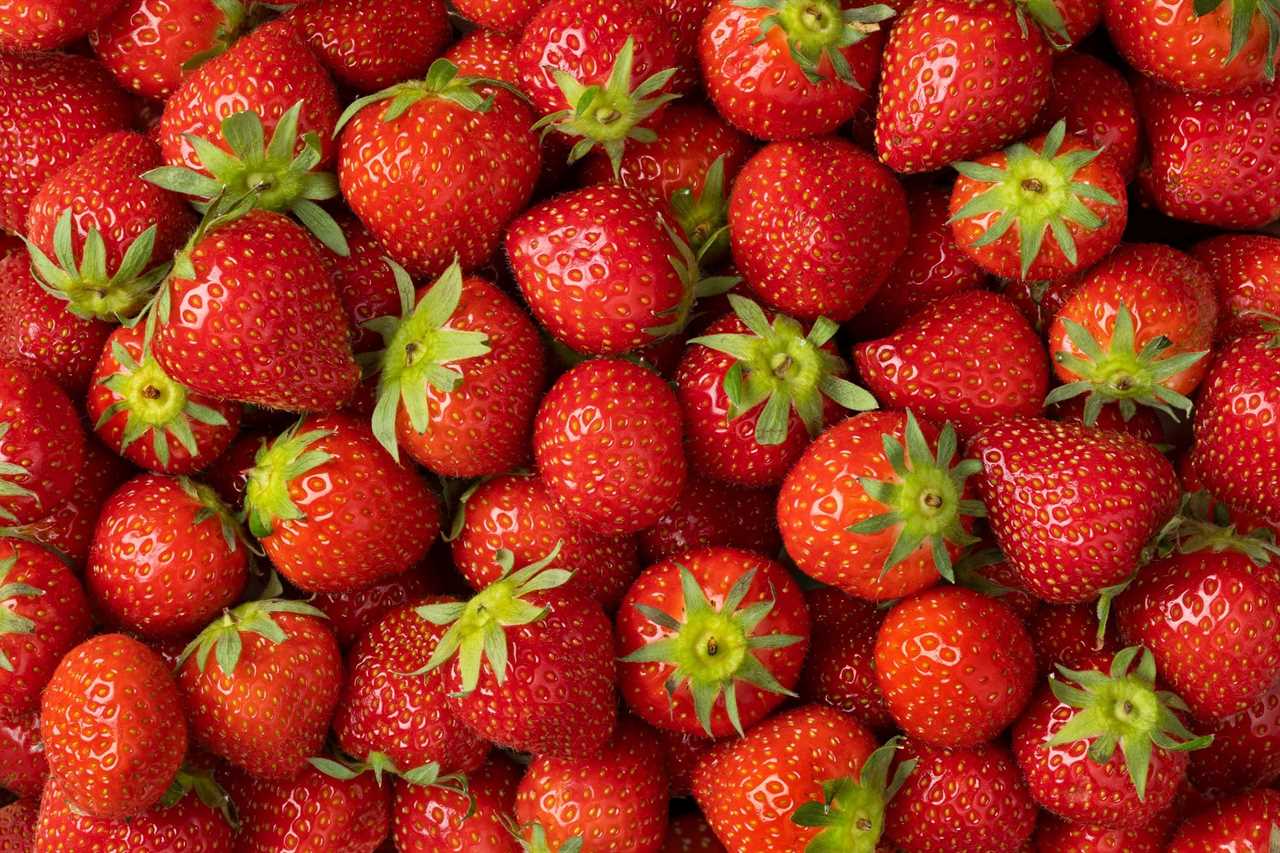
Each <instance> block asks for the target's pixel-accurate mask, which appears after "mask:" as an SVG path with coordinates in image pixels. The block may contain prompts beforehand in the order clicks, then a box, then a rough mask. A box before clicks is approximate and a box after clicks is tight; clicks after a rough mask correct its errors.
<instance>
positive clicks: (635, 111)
mask: <svg viewBox="0 0 1280 853" xmlns="http://www.w3.org/2000/svg"><path fill="white" fill-rule="evenodd" d="M634 54H635V40H634V39H633V38H631V37H630V36H628V37H627V40H626V42H624V43H623V45H622V49H621V50H619V51H618V56H617V58H616V59H614V61H613V68H612V69H611V70H610V72H609V79H608V80H607V81H606V82H605V83H604V85H595V86H584V85H583V84H582V83H579V82H578V81H577V80H575V79H574V78H573V77H572V76H571V75H570V74H569V73H568V72H566V71H564V70H562V69H559V68H552V67H550V66H548V67H547V71H549V72H550V73H551V76H552V77H553V78H554V79H555V81H556V85H557V86H559V87H560V92H561V93H562V94H563V95H564V99H565V102H566V103H568V104H569V109H567V110H559V111H558V112H554V113H551V114H549V115H545V116H543V117H542V118H540V119H539V120H538V121H537V122H535V123H534V125H533V129H534V130H542V131H543V132H544V133H547V132H550V131H551V130H557V131H559V132H560V133H563V134H565V135H566V136H581V137H582V139H581V140H579V141H578V142H577V143H576V144H575V145H574V146H573V148H572V149H571V150H570V151H569V162H570V163H576V162H577V161H578V160H581V159H582V158H583V157H585V156H587V154H588V152H590V151H591V150H592V149H593V148H595V147H596V146H600V148H602V149H603V150H604V152H605V154H607V155H608V156H609V163H610V164H611V165H612V166H613V175H614V177H615V178H616V177H618V176H620V175H621V173H622V153H623V151H624V150H625V149H626V144H627V140H629V139H633V140H635V141H636V142H653V141H654V140H655V139H657V138H658V136H657V134H656V133H654V132H653V131H652V130H650V129H649V128H647V127H641V126H640V125H641V124H642V123H643V122H644V121H645V120H646V119H648V118H649V117H650V116H652V115H653V114H654V113H656V112H657V111H658V110H659V109H660V108H661V107H662V106H663V105H664V104H666V103H668V102H670V101H674V100H675V99H676V98H678V97H680V96H679V95H675V94H672V93H666V94H657V93H658V92H659V91H660V90H661V89H662V87H663V86H665V85H667V83H668V82H669V81H670V80H671V78H672V77H673V76H674V75H675V73H676V69H674V68H667V69H664V70H662V71H659V72H657V73H655V74H651V75H650V76H648V77H646V78H645V79H644V80H643V81H641V83H640V84H639V85H638V86H636V87H635V88H634V89H632V88H631V82H632V80H631V77H632V65H633V61H634Z"/></svg>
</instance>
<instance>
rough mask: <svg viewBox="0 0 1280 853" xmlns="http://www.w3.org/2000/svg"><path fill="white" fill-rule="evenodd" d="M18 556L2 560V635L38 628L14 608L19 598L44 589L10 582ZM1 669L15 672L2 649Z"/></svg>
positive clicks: (31, 595) (0, 565)
mask: <svg viewBox="0 0 1280 853" xmlns="http://www.w3.org/2000/svg"><path fill="white" fill-rule="evenodd" d="M17 563H18V558H17V556H9V557H5V558H4V559H3V560H0V637H2V636H4V635H5V634H30V633H32V632H33V631H35V629H36V623H35V622H33V621H32V620H30V619H28V618H27V617H25V616H19V615H18V614H17V612H16V611H15V610H14V609H13V608H15V607H16V606H17V599H19V598H39V597H40V596H42V595H44V590H42V589H38V588H36V587H34V586H32V585H31V584H28V583H18V582H16V581H14V582H10V581H9V580H8V577H9V573H10V572H12V571H13V567H14V566H15V565H17ZM0 669H3V670H4V671H5V672H13V662H12V661H10V660H9V658H8V656H6V655H5V653H4V651H3V650H2V649H0Z"/></svg>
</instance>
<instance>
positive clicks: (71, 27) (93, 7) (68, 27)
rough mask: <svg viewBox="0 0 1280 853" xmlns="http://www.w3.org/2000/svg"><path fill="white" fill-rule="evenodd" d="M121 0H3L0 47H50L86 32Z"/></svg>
mask: <svg viewBox="0 0 1280 853" xmlns="http://www.w3.org/2000/svg"><path fill="white" fill-rule="evenodd" d="M119 5H120V0H4V2H0V49H2V50H6V51H12V50H53V49H55V48H59V47H63V46H64V45H68V44H71V43H72V42H74V41H75V40H76V39H79V38H81V37H83V36H84V35H86V34H87V33H88V32H89V31H90V30H92V29H93V28H94V27H95V26H97V24H98V22H99V21H101V20H102V19H103V18H105V17H107V16H108V15H110V14H111V13H112V12H113V11H114V10H115V8H116V7H117V6H119Z"/></svg>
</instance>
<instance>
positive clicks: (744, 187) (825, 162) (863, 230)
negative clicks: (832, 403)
mask: <svg viewBox="0 0 1280 853" xmlns="http://www.w3.org/2000/svg"><path fill="white" fill-rule="evenodd" d="M910 228H911V226H910V215H909V213H908V211H907V199H906V193H904V192H903V189H902V187H901V186H900V185H899V184H898V182H897V180H896V179H895V178H894V176H893V174H892V173H891V172H889V171H888V170H887V169H885V168H884V167H883V166H881V165H880V164H878V163H877V162H876V161H875V159H874V158H872V157H871V155H869V154H867V153H866V152H864V151H863V150H862V149H860V148H858V147H857V146H855V145H853V144H852V143H849V142H844V141H842V140H839V139H835V138H820V139H806V140H801V141H796V142H775V143H773V144H772V145H767V146H765V147H764V148H763V149H762V150H761V151H760V152H759V153H758V154H756V155H755V156H754V157H752V158H751V160H750V161H748V163H747V165H746V166H745V167H743V169H742V172H741V173H740V174H739V175H738V180H737V181H736V182H735V183H734V185H733V192H732V194H731V195H730V197H729V239H730V242H731V244H732V248H733V260H734V263H736V264H737V266H738V271H739V272H741V273H742V277H743V280H744V282H745V285H746V287H747V289H748V290H750V291H751V292H752V293H753V294H755V295H756V296H757V297H759V298H760V299H761V300H763V301H764V302H766V303H768V304H769V305H770V306H772V307H773V308H776V309H777V310H779V311H782V312H784V313H787V314H791V315H792V316H794V317H797V318H799V319H816V318H817V317H819V316H826V317H829V318H831V319H832V320H835V321H836V322H838V323H841V322H844V321H846V320H848V319H849V318H850V317H852V316H853V315H854V314H857V313H858V312H859V311H860V310H862V308H863V307H864V306H865V305H866V304H867V303H868V302H869V301H870V300H871V298H872V297H873V296H874V295H875V293H876V290H877V289H878V288H879V287H880V285H881V284H882V283H883V282H884V281H885V279H886V278H887V277H888V275H889V271H890V270H891V269H892V268H893V264H894V262H895V261H897V259H898V257H899V256H900V255H901V254H902V252H903V250H904V249H905V248H906V245H907V235H908V234H909V233H910Z"/></svg>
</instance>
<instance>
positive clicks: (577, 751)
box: [416, 550, 617, 758]
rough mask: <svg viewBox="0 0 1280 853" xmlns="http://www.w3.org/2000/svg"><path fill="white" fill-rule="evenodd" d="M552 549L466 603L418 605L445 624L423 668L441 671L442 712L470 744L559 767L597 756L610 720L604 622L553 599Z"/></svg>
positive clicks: (596, 609)
mask: <svg viewBox="0 0 1280 853" xmlns="http://www.w3.org/2000/svg"><path fill="white" fill-rule="evenodd" d="M555 558H556V551H555V550H552V551H551V552H550V553H548V554H547V555H546V556H545V557H544V558H543V559H541V560H539V561H538V562H536V563H531V564H529V565H527V566H524V567H522V568H520V569H519V570H516V569H515V564H514V562H513V557H512V555H511V552H510V551H499V552H498V556H497V561H498V563H499V564H500V565H501V566H502V570H503V572H502V575H501V576H500V577H499V579H498V580H496V581H494V582H493V583H491V584H489V585H488V586H486V587H485V588H484V589H483V590H481V591H480V592H478V593H476V595H474V596H473V597H472V598H471V599H470V601H467V602H465V603H464V602H461V601H454V602H445V603H439V604H428V605H424V606H422V607H419V608H417V611H416V612H417V614H418V616H420V617H421V618H423V619H425V620H426V621H428V622H431V623H432V624H435V625H447V626H448V630H446V631H445V633H444V635H443V636H442V637H441V638H440V640H439V642H438V644H437V645H436V648H435V651H434V652H433V653H432V655H431V658H430V660H428V661H427V664H426V666H425V667H424V668H423V669H422V670H419V673H421V672H423V671H431V670H434V669H436V668H437V667H443V669H442V670H441V676H442V678H443V682H444V688H445V691H446V694H447V697H448V699H447V702H448V707H449V710H450V711H452V712H453V713H454V714H455V715H456V716H457V717H458V718H459V719H461V720H462V721H463V722H464V723H466V724H467V726H469V727H470V728H471V729H472V731H473V732H475V733H476V734H477V735H479V736H481V737H483V738H486V739H488V740H491V741H493V742H494V743H495V744H497V745H499V746H505V747H508V748H511V749H515V750H519V751H521V752H532V753H534V754H535V755H544V754H545V755H550V756H556V757H561V758H573V757H575V756H585V755H588V754H591V753H593V752H596V751H599V750H600V749H601V748H603V747H604V745H605V744H606V743H608V742H609V740H610V739H611V738H612V736H613V731H614V727H615V723H616V719H617V699H616V698H615V696H614V690H613V684H614V661H613V643H612V639H611V637H610V628H611V626H610V624H609V619H608V617H606V616H605V615H604V611H603V610H601V609H600V606H599V605H598V604H595V603H594V602H592V601H591V600H590V599H587V598H582V597H579V596H577V595H574V594H572V593H565V592H563V591H561V589H560V587H563V586H564V583H565V581H567V580H568V579H569V573H568V572H566V571H564V570H563V569H552V568H547V567H548V566H549V565H550V564H552V563H553V562H554V561H555Z"/></svg>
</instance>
